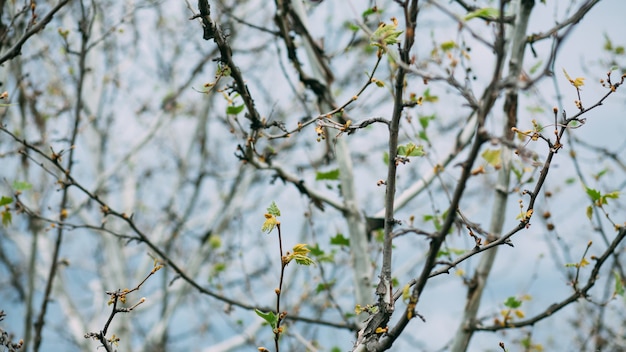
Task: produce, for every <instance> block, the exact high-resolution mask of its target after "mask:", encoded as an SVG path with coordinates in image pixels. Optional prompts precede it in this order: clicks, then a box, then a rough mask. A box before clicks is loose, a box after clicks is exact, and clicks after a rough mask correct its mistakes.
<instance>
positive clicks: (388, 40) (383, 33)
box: [370, 21, 402, 50]
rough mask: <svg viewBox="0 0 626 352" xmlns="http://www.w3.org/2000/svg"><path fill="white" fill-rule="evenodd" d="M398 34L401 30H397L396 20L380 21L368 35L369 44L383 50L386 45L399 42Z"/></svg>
mask: <svg viewBox="0 0 626 352" xmlns="http://www.w3.org/2000/svg"><path fill="white" fill-rule="evenodd" d="M400 34H402V31H399V30H398V23H397V21H394V22H393V23H392V24H386V23H381V24H380V25H379V26H378V28H377V29H376V31H374V33H373V34H372V36H371V37H370V41H371V43H370V44H371V45H374V46H377V47H379V48H381V49H383V50H385V47H386V46H388V45H393V44H396V43H399V42H400V40H399V39H398V38H399V37H400Z"/></svg>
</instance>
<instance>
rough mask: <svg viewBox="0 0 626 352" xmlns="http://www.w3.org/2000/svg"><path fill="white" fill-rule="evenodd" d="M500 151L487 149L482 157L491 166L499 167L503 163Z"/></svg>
mask: <svg viewBox="0 0 626 352" xmlns="http://www.w3.org/2000/svg"><path fill="white" fill-rule="evenodd" d="M500 151H501V150H500V149H487V150H485V151H484V152H483V153H482V154H481V155H480V156H482V157H483V159H485V161H486V162H487V163H488V164H489V165H491V166H494V167H495V166H499V165H500V163H501V162H502V160H501V158H500Z"/></svg>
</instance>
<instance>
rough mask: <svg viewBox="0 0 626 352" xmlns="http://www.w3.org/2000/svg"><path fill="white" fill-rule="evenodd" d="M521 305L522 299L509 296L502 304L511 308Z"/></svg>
mask: <svg viewBox="0 0 626 352" xmlns="http://www.w3.org/2000/svg"><path fill="white" fill-rule="evenodd" d="M521 305H522V301H520V300H518V299H516V298H515V297H513V296H511V297H509V298H507V299H506V301H504V306H505V307H507V308H511V309H517V308H519V307H520V306H521Z"/></svg>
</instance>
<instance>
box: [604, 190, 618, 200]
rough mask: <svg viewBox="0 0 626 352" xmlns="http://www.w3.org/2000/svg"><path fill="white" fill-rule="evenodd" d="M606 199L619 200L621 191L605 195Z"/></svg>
mask: <svg viewBox="0 0 626 352" xmlns="http://www.w3.org/2000/svg"><path fill="white" fill-rule="evenodd" d="M604 197H605V198H611V199H617V198H619V191H613V192H611V193H607V194H605V195H604Z"/></svg>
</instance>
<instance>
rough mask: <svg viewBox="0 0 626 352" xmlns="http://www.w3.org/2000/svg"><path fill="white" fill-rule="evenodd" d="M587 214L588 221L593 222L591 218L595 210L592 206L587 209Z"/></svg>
mask: <svg viewBox="0 0 626 352" xmlns="http://www.w3.org/2000/svg"><path fill="white" fill-rule="evenodd" d="M586 214H587V219H589V220H591V216H592V215H593V208H592V207H591V205H589V206H588V207H587V211H586Z"/></svg>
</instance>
